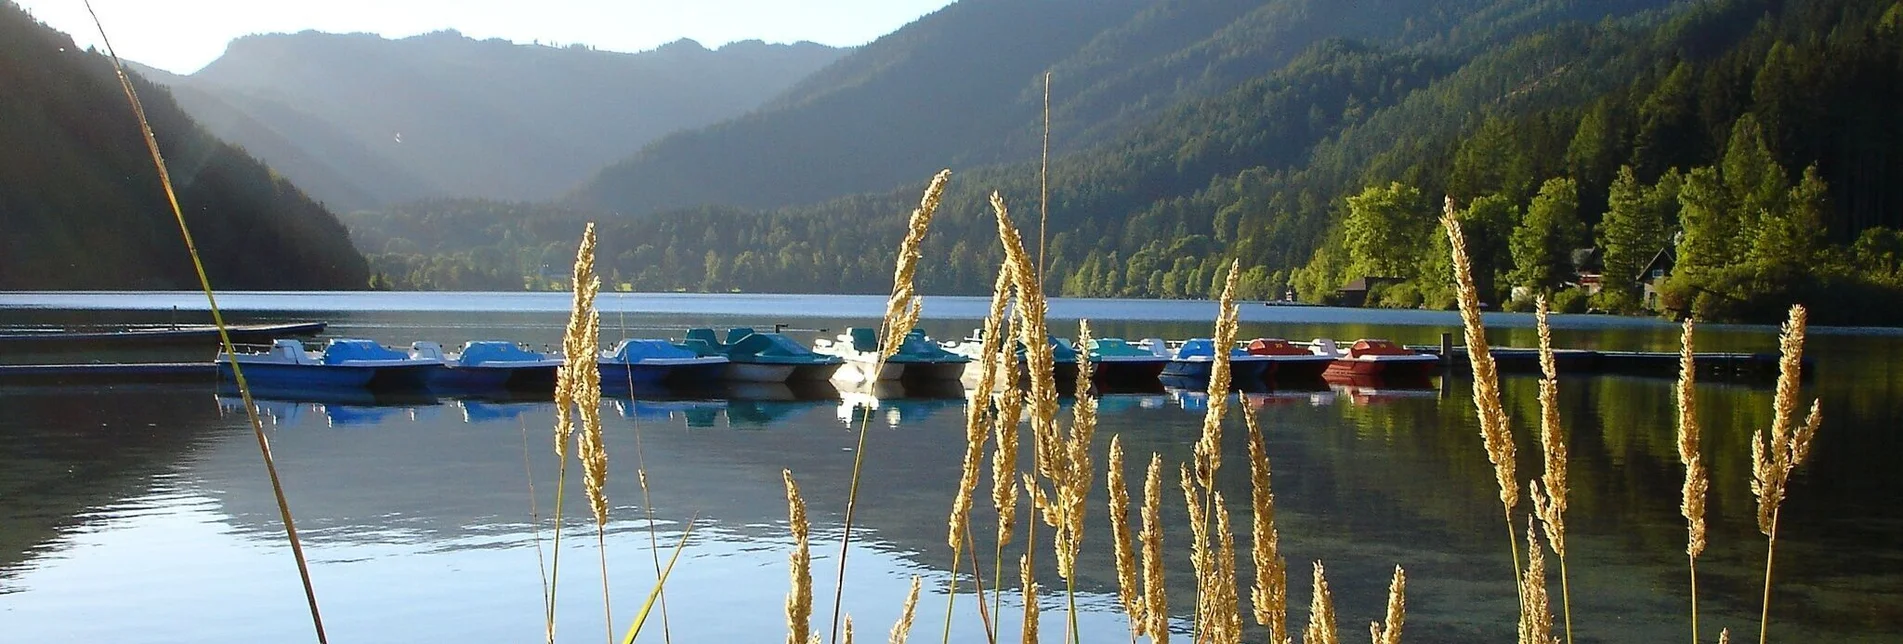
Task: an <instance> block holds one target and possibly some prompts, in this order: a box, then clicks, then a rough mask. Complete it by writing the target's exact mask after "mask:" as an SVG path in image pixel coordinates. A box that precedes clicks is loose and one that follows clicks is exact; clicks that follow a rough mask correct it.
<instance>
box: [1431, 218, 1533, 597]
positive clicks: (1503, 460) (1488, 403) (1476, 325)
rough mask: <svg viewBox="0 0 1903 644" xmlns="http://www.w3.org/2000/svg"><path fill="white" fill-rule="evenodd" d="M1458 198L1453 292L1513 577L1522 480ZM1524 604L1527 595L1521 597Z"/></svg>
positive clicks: (1447, 222)
mask: <svg viewBox="0 0 1903 644" xmlns="http://www.w3.org/2000/svg"><path fill="white" fill-rule="evenodd" d="M1454 214H1455V209H1454V200H1453V198H1452V197H1449V198H1447V201H1446V206H1445V208H1444V209H1443V210H1442V212H1441V218H1440V223H1441V227H1442V228H1444V229H1445V230H1446V231H1447V241H1448V242H1449V246H1451V247H1452V254H1453V264H1454V265H1453V272H1454V275H1453V278H1454V293H1455V295H1456V297H1457V299H1458V300H1459V301H1460V322H1461V328H1462V330H1463V332H1464V334H1465V339H1466V341H1467V360H1468V361H1469V362H1470V363H1471V364H1472V366H1473V397H1474V415H1475V416H1476V417H1477V419H1478V420H1479V421H1480V437H1481V439H1482V441H1483V443H1484V445H1485V447H1486V451H1487V460H1488V461H1489V462H1491V463H1492V464H1493V478H1494V482H1495V483H1497V484H1498V485H1499V488H1500V507H1501V510H1502V515H1503V517H1504V519H1505V520H1506V527H1507V546H1508V548H1507V550H1508V551H1509V552H1511V553H1512V556H1513V577H1514V579H1519V578H1520V577H1521V576H1522V575H1521V572H1520V542H1519V537H1517V536H1516V535H1515V534H1514V528H1513V509H1514V508H1515V507H1518V506H1519V504H1520V487H1519V480H1518V479H1516V478H1514V476H1515V475H1514V449H1513V430H1512V428H1511V427H1509V426H1508V424H1507V414H1506V410H1505V408H1504V407H1502V406H1501V404H1500V374H1499V371H1498V368H1497V367H1496V366H1495V365H1494V362H1493V354H1492V353H1491V352H1490V351H1489V350H1488V345H1487V327H1486V325H1485V324H1483V323H1482V322H1481V319H1480V290H1479V289H1478V288H1476V287H1475V286H1474V280H1473V262H1472V261H1471V260H1470V259H1469V257H1468V254H1467V237H1466V235H1464V234H1462V233H1461V231H1460V221H1459V220H1458V219H1457V218H1455V216H1454ZM1521 603H1522V604H1524V603H1525V597H1521Z"/></svg>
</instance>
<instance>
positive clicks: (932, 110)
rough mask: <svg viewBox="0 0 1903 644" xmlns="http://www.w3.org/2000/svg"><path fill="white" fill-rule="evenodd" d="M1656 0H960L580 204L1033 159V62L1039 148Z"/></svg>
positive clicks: (821, 186) (701, 198)
mask: <svg viewBox="0 0 1903 644" xmlns="http://www.w3.org/2000/svg"><path fill="white" fill-rule="evenodd" d="M1662 2H1663V0H1612V1H1606V2H1592V3H1584V2H1556V1H1550V0H1548V1H1541V2H1532V1H1527V0H1447V1H1445V2H1435V3H1423V2H1418V1H1415V0H1366V1H1363V2H1332V1H1327V0H1165V1H1162V2H1144V3H1133V2H1122V1H1117V2H1082V1H1076V2H1070V1H1058V2H1035V3H1022V2H1007V1H1003V0H964V1H963V2H959V3H957V4H954V5H951V6H949V7H946V8H945V9H943V10H941V11H939V12H937V13H934V14H931V15H928V16H926V17H924V18H921V19H920V20H918V21H917V22H914V23H912V24H911V25H907V26H906V27H904V28H901V29H900V30H898V31H896V32H894V33H892V34H890V35H888V36H886V37H884V38H881V39H879V40H878V41H875V42H873V43H872V44H870V45H867V46H865V47H863V48H860V49H858V50H856V51H854V52H852V53H851V54H849V55H847V56H846V57H845V58H843V59H841V60H840V61H839V62H837V63H835V64H833V65H831V66H829V67H828V68H826V69H823V70H820V71H819V72H816V73H814V74H813V75H812V76H810V77H808V78H807V79H805V80H803V81H801V82H800V83H799V84H798V85H796V86H794V87H793V88H792V89H790V90H788V91H787V93H786V94H784V95H782V96H781V97H779V98H777V99H775V100H774V101H772V102H771V103H769V104H767V105H766V106H764V107H763V108H762V109H761V110H760V111H758V112H756V113H753V114H749V115H747V116H746V117H744V118H741V119H736V120H733V121H728V122H725V123H721V124H719V125H716V126H713V127H709V128H706V129H703V130H698V131H692V132H682V133H678V134H675V135H672V136H669V137H668V138H665V139H662V140H661V141H658V142H656V143H654V144H652V145H650V146H648V147H647V148H645V149H642V150H641V151H639V152H638V153H637V154H636V155H635V156H633V157H631V158H629V159H627V160H624V161H622V162H619V163H617V164H615V165H613V166H610V167H608V168H606V169H604V170H603V171H602V172H601V173H600V175H598V176H597V177H596V178H595V179H594V180H593V181H592V182H590V183H589V184H587V185H585V186H583V187H582V189H581V190H580V191H578V192H577V195H576V196H577V197H578V198H579V201H581V202H582V203H585V204H588V205H591V206H594V207H598V208H602V209H606V210H610V211H616V212H621V213H626V214H646V213H651V212H655V211H659V210H665V209H668V208H679V207H689V206H694V205H700V204H722V205H733V206H743V207H753V208H777V207H784V206H792V205H802V204H810V203H815V202H818V201H822V200H825V199H828V198H832V197H838V196H843V195H849V194H856V193H862V192H871V191H884V190H888V189H890V188H891V187H892V186H894V185H897V184H899V183H902V182H906V181H911V180H912V178H913V177H916V176H919V175H922V174H929V173H930V172H932V170H933V169H935V168H936V167H938V166H941V165H951V166H954V167H970V166H976V165H988V164H994V163H1010V162H1021V161H1025V160H1029V159H1034V158H1036V157H1037V155H1038V153H1039V149H1040V147H1041V142H1042V138H1043V137H1042V131H1041V128H1042V126H1041V120H1042V116H1041V114H1042V110H1043V100H1044V96H1043V81H1042V74H1041V72H1043V71H1044V70H1051V71H1052V92H1051V101H1052V104H1051V116H1052V137H1051V138H1052V144H1053V146H1054V148H1053V149H1054V152H1056V153H1058V154H1062V153H1065V152H1070V151H1075V150H1079V149H1083V148H1086V147H1089V146H1092V145H1098V144H1103V143H1106V142H1109V141H1112V140H1114V139H1115V138H1116V137H1118V136H1120V135H1122V134H1124V133H1126V132H1128V131H1130V130H1131V129H1132V128H1135V127H1139V126H1141V125H1143V124H1144V123H1147V122H1150V121H1152V120H1154V119H1156V118H1157V117H1158V116H1159V115H1161V114H1163V113H1164V112H1166V111H1167V110H1169V109H1171V108H1172V107H1174V106H1176V105H1179V104H1181V103H1183V102H1184V101H1188V100H1194V99H1198V98H1202V97H1207V96H1211V95H1215V94H1219V93H1221V92H1224V91H1227V90H1229V89H1231V88H1233V87H1235V86H1236V85H1237V84H1239V83H1242V82H1245V81H1248V80H1250V79H1253V78H1259V77H1261V76H1264V75H1266V74H1269V73H1272V72H1273V71H1275V70H1277V69H1280V68H1281V67H1283V66H1284V65H1286V64H1288V62H1289V61H1290V60H1292V59H1294V58H1295V57H1296V56H1297V55H1299V54H1301V53H1302V52H1303V51H1305V50H1307V49H1309V48H1310V47H1312V46H1314V45H1315V44H1316V43H1319V42H1323V41H1325V40H1328V39H1330V38H1355V39H1364V40H1368V41H1370V42H1378V43H1383V44H1388V45H1392V46H1406V45H1411V44H1416V43H1422V42H1426V41H1435V40H1438V41H1443V42H1438V43H1436V44H1437V46H1438V48H1439V49H1441V50H1443V51H1448V52H1450V53H1457V52H1458V51H1460V50H1461V49H1462V48H1469V49H1471V48H1478V47H1484V46H1485V44H1486V43H1487V42H1491V41H1492V40H1496V39H1499V38H1503V37H1509V36H1511V35H1513V34H1517V33H1521V32H1524V31H1527V30H1531V29H1537V28H1539V27H1542V26H1545V25H1548V24H1552V23H1553V22H1556V21H1562V20H1570V19H1585V20H1596V19H1598V18H1599V17H1601V16H1605V15H1619V14H1623V13H1627V12H1630V11H1633V10H1636V9H1641V8H1646V7H1651V6H1656V5H1658V4H1661V3H1662Z"/></svg>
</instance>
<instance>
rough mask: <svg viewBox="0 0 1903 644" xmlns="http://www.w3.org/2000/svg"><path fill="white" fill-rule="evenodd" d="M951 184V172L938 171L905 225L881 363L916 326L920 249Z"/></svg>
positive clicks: (919, 301)
mask: <svg viewBox="0 0 1903 644" xmlns="http://www.w3.org/2000/svg"><path fill="white" fill-rule="evenodd" d="M950 180H951V170H940V171H938V174H936V175H934V176H933V177H932V181H931V183H930V184H928V185H927V186H926V188H925V196H924V197H922V198H920V199H919V205H918V208H917V209H916V210H913V211H912V216H911V218H910V219H908V220H907V222H906V231H905V239H903V240H901V241H900V242H899V256H898V260H897V262H896V265H895V266H894V268H893V272H892V296H891V297H890V298H889V299H887V300H886V305H885V317H884V328H885V334H884V336H883V337H882V338H880V344H879V350H880V359H881V360H883V359H885V358H890V357H892V354H893V353H896V352H898V350H899V344H900V343H901V342H902V341H903V340H905V334H906V333H907V332H910V331H911V330H912V327H914V326H917V324H918V317H919V310H920V309H921V308H922V307H923V306H924V304H923V300H922V299H920V298H919V296H918V295H917V292H916V291H915V290H914V288H913V281H914V277H915V276H916V275H917V273H918V264H919V260H920V259H921V258H922V257H923V253H922V252H921V251H920V248H921V246H923V244H924V242H925V231H926V230H927V229H928V228H929V227H930V226H931V223H932V215H933V214H934V213H936V212H938V204H939V201H940V200H941V199H942V198H943V197H944V194H945V183H946V182H947V181H950Z"/></svg>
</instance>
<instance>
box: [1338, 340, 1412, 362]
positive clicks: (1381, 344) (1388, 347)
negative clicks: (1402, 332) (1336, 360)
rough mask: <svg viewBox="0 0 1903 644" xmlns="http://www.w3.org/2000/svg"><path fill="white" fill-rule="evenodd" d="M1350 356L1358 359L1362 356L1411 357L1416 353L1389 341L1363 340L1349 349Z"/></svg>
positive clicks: (1357, 341) (1356, 342)
mask: <svg viewBox="0 0 1903 644" xmlns="http://www.w3.org/2000/svg"><path fill="white" fill-rule="evenodd" d="M1348 355H1349V356H1350V357H1356V358H1358V357H1361V356H1411V355H1414V352H1413V351H1409V350H1407V348H1405V347H1402V346H1401V345H1398V344H1395V343H1393V342H1389V341H1387V340H1379V339H1362V340H1356V341H1355V344H1354V346H1351V347H1348Z"/></svg>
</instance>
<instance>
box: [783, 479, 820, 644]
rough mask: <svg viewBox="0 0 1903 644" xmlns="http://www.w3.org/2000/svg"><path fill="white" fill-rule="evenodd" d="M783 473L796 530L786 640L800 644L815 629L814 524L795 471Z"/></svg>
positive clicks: (790, 643)
mask: <svg viewBox="0 0 1903 644" xmlns="http://www.w3.org/2000/svg"><path fill="white" fill-rule="evenodd" d="M780 477H781V478H782V479H783V480H784V481H785V482H786V510H787V518H788V521H787V523H788V525H789V527H790V528H791V530H792V533H793V554H792V555H790V565H789V566H788V568H789V569H790V570H791V572H792V577H793V588H792V591H791V592H789V593H788V594H787V596H786V630H787V635H786V641H787V644H799V643H800V642H804V641H806V640H807V636H808V634H809V633H811V632H812V621H813V556H812V552H811V550H810V546H811V544H810V542H809V541H808V537H809V534H810V532H811V530H812V526H811V524H809V523H808V522H807V519H806V500H805V499H803V498H801V497H800V487H799V484H798V483H796V482H794V481H793V471H792V470H780Z"/></svg>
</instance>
